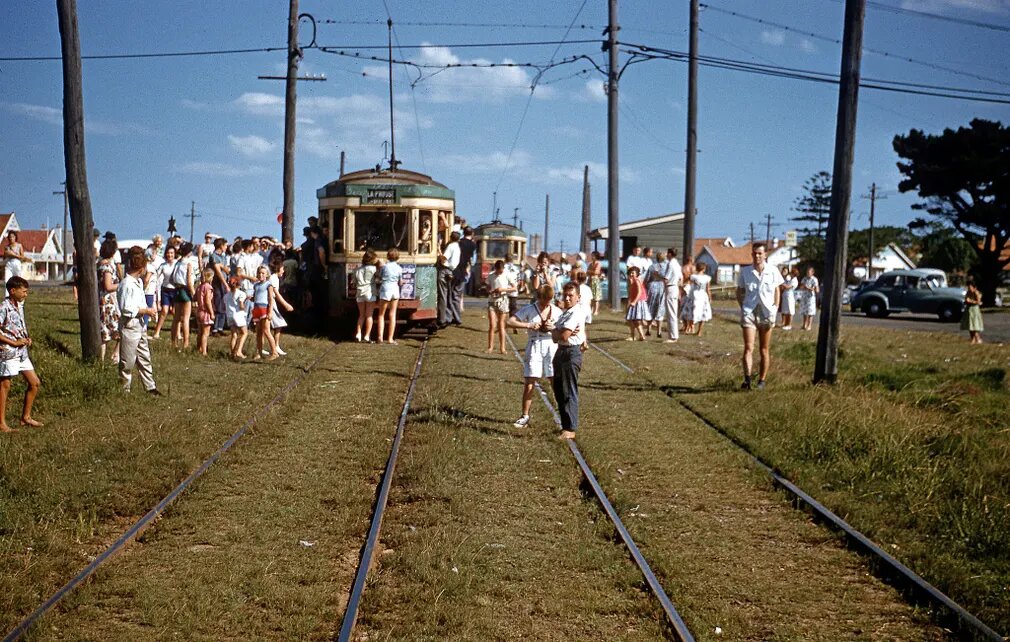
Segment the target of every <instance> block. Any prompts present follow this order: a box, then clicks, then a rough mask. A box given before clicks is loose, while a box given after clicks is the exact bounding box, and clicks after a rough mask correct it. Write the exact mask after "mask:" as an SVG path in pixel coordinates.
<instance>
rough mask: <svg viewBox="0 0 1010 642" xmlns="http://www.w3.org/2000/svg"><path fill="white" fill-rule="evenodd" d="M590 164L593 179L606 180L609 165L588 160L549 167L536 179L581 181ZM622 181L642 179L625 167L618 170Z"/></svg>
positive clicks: (540, 180)
mask: <svg viewBox="0 0 1010 642" xmlns="http://www.w3.org/2000/svg"><path fill="white" fill-rule="evenodd" d="M586 165H588V166H589V178H590V179H592V180H593V181H604V180H606V178H607V166H606V164H605V163H596V162H592V161H590V162H587V163H582V164H581V165H569V166H564V167H548V168H546V169H544V170H541V171H539V172H538V176H537V177H534V180H538V179H539V180H538V182H542V183H545V184H551V183H557V182H558V181H568V182H571V183H581V182H582V178H583V171H584V168H585V166H586ZM618 175H619V176H620V179H621V182H623V183H637V182H639V181H640V180H641V178H642V177H641V174H639V172H638V171H636V170H634V169H631V168H628V167H625V168H621V169H620V170H619V171H618Z"/></svg>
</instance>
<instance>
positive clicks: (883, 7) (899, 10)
mask: <svg viewBox="0 0 1010 642" xmlns="http://www.w3.org/2000/svg"><path fill="white" fill-rule="evenodd" d="M831 1H832V2H835V3H838V4H841V3H842V2H844V0H831ZM866 6H867V7H869V8H871V9H878V10H880V11H887V12H890V13H896V14H898V15H908V16H915V17H917V18H929V19H931V20H939V21H942V22H950V23H952V24H958V25H963V26H966V27H978V28H979V29H989V30H992V31H1002V32H1004V33H1010V25H1000V24H990V23H988V22H980V21H978V20H969V19H967V18H955V17H954V16H941V15H940V14H938V13H929V12H928V11H919V10H916V9H909V8H905V7H895V6H893V5H889V4H885V3H883V2H874V1H873V0H869V1H868V2H867V3H866Z"/></svg>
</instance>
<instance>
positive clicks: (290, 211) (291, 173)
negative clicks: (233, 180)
mask: <svg viewBox="0 0 1010 642" xmlns="http://www.w3.org/2000/svg"><path fill="white" fill-rule="evenodd" d="M301 57H302V52H301V50H300V49H299V48H298V0H290V4H289V6H288V74H287V77H286V78H285V83H284V211H283V212H282V213H281V240H282V241H291V242H292V243H294V241H295V122H296V121H295V118H296V114H295V103H296V99H297V89H296V86H297V84H298V61H299V60H300V59H301Z"/></svg>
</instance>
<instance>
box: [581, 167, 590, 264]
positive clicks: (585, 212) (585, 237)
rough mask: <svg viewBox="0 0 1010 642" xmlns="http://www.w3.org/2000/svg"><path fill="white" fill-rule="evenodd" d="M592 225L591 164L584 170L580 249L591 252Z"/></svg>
mask: <svg viewBox="0 0 1010 642" xmlns="http://www.w3.org/2000/svg"><path fill="white" fill-rule="evenodd" d="M591 225H592V215H591V214H590V210H589V165H586V166H585V167H584V168H583V170H582V235H581V236H580V237H579V249H580V250H582V251H583V252H585V253H586V254H587V255H588V254H589V249H590V248H589V228H590V226H591Z"/></svg>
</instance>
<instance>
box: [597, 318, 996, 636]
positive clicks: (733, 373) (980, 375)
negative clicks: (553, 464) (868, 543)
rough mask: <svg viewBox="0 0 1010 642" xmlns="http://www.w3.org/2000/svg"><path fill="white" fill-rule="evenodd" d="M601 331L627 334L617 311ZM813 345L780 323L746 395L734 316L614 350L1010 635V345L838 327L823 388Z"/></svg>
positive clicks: (806, 336) (621, 343)
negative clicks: (676, 339)
mask: <svg viewBox="0 0 1010 642" xmlns="http://www.w3.org/2000/svg"><path fill="white" fill-rule="evenodd" d="M609 318H611V319H615V318H614V317H609ZM594 330H596V332H597V335H598V336H599V337H601V338H609V339H617V338H623V336H624V330H623V329H622V328H621V327H620V325H619V324H618V323H617V322H616V319H615V320H612V321H610V322H605V323H603V324H598V325H597V326H595V327H594ZM815 341H816V333H815V332H812V333H804V332H796V331H794V332H792V333H785V332H780V331H777V332H776V333H775V336H774V340H773V370H772V375H771V376H770V378H769V387H768V389H767V390H765V391H763V392H761V393H758V392H756V391H755V392H752V393H749V394H748V393H741V392H739V391H738V390H737V389H736V388H737V386H738V385H739V380H740V366H739V357H740V339H739V328H738V326H737V325H736V324H734V323H732V322H729V321H724V320H719V319H717V320H716V321H715V322H714V323H711V324H708V325H707V326H706V328H705V336H704V337H702V338H697V337H684V338H682V339H681V341H680V343H678V344H676V345H675V346H672V347H671V346H669V345H666V344H659V343H649V344H642V343H626V342H624V341H615V342H613V343H608V344H606V347H607V349H608V350H610V351H611V352H612V353H614V354H615V355H616V356H618V357H619V358H621V359H622V360H624V361H625V362H627V363H628V364H630V365H632V366H634V367H635V368H637V369H638V371H639V372H640V373H642V375H643V376H645V377H647V378H648V379H649V380H651V381H654V382H656V383H658V384H660V385H662V386H664V387H665V388H666V390H667V391H668V392H669V393H670V394H672V395H674V396H676V397H677V398H679V399H681V400H684V401H685V402H686V403H688V404H690V405H691V407H693V408H695V409H697V410H698V411H699V412H701V413H702V414H704V415H705V416H706V417H708V418H710V419H711V420H712V421H713V422H715V423H717V424H719V425H720V426H722V427H724V428H725V429H726V430H728V431H729V432H730V433H732V434H733V435H734V436H736V437H738V438H740V439H742V440H743V441H744V442H746V443H747V444H748V445H749V446H750V447H751V448H752V449H753V451H754V452H756V453H757V454H758V455H759V456H761V457H762V458H763V459H764V460H765V461H767V462H769V463H770V464H772V465H774V466H776V467H778V468H780V469H781V470H783V471H784V472H785V474H786V475H787V476H789V477H790V478H791V479H793V480H794V481H796V482H797V483H799V484H800V485H801V486H803V487H804V488H805V489H806V490H808V491H809V492H812V493H813V494H814V496H815V497H817V498H818V499H819V500H821V501H822V502H824V503H825V504H827V505H828V506H829V507H830V508H831V509H832V510H834V511H835V512H837V513H838V514H840V515H842V516H843V517H844V518H845V519H847V520H848V521H849V522H850V523H852V524H853V525H854V526H855V527H856V528H858V529H860V530H862V531H863V532H864V533H866V534H867V535H869V536H870V537H871V538H873V539H874V540H875V541H877V542H878V543H880V544H881V545H882V546H884V547H885V548H887V549H888V550H889V551H890V552H891V553H893V554H894V555H895V556H896V557H897V558H898V559H900V560H901V561H902V562H904V563H906V564H907V565H909V566H910V567H912V568H913V569H914V570H915V571H916V572H917V573H919V574H920V575H922V576H924V577H925V578H926V579H927V580H928V581H930V582H932V583H934V584H935V585H937V586H938V587H940V588H941V590H943V591H944V592H946V593H948V594H949V595H950V596H951V597H953V598H954V599H955V600H956V601H958V602H960V603H961V604H962V605H963V606H965V607H966V608H967V609H968V610H970V611H972V612H973V613H975V614H976V615H978V616H979V617H980V618H981V619H982V620H983V621H985V622H986V623H987V624H989V625H990V626H992V627H994V628H995V629H996V630H998V631H1002V632H1004V633H1008V632H1010V554H1008V551H1010V473H1008V470H1010V469H1008V468H1007V466H1006V462H1007V460H1008V458H1010V433H1008V432H1007V425H1008V421H1007V420H1008V419H1010V412H1008V407H1010V405H1008V402H1010V391H1008V388H1007V383H1006V370H1007V368H1008V367H1010V349H1007V348H1005V347H999V346H993V345H984V346H970V345H967V344H966V343H965V342H964V341H962V340H959V339H956V338H953V337H951V336H949V335H933V334H925V333H921V332H901V331H888V330H886V329H884V330H882V329H877V328H875V329H863V328H853V327H845V326H843V341H842V356H841V368H840V383H839V384H838V385H836V386H833V387H816V388H815V387H812V386H810V385H809V383H808V382H809V380H810V377H811V374H812V371H813V357H814V342H815Z"/></svg>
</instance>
